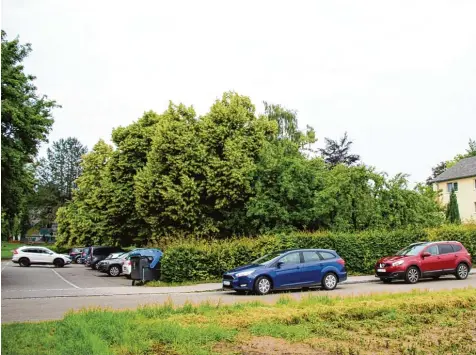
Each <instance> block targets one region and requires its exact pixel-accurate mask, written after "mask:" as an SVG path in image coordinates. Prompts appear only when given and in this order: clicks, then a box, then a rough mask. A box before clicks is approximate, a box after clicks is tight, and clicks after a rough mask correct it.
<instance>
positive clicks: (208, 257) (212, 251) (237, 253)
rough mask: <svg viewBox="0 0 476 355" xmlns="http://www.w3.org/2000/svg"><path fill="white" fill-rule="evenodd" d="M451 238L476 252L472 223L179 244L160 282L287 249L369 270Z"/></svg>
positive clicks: (216, 273) (211, 274) (206, 274)
mask: <svg viewBox="0 0 476 355" xmlns="http://www.w3.org/2000/svg"><path fill="white" fill-rule="evenodd" d="M437 240H454V241H459V242H461V243H463V245H464V246H465V247H466V248H467V249H468V251H469V252H470V253H471V254H472V255H473V256H474V255H476V225H462V226H443V227H439V228H432V229H419V230H414V229H413V230H412V229H404V230H395V231H366V232H361V233H341V232H316V233H305V232H295V233H290V234H278V235H275V236H268V235H266V236H261V237H256V238H234V239H228V240H214V241H203V240H202V241H193V242H181V243H180V244H176V245H171V246H169V247H168V248H167V250H166V252H165V254H164V256H163V258H162V280H163V281H167V282H183V281H190V280H195V281H200V280H209V279H215V278H219V277H221V275H222V274H223V273H224V272H225V271H227V270H230V269H233V268H235V267H237V266H240V265H244V264H247V263H249V262H251V261H252V260H254V259H257V258H258V257H260V256H262V255H264V254H266V253H269V252H273V251H277V250H283V249H291V248H324V249H334V250H336V251H337V253H338V254H339V255H340V256H341V257H342V258H343V259H344V260H345V261H346V265H347V270H348V271H349V272H353V273H372V272H373V267H374V264H375V262H376V261H377V260H378V259H379V258H380V257H382V256H386V255H392V254H394V253H395V252H396V251H398V250H400V249H401V248H403V247H405V246H407V245H408V244H411V243H415V242H419V241H437Z"/></svg>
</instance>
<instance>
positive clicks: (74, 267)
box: [2, 262, 131, 296]
mask: <svg viewBox="0 0 476 355" xmlns="http://www.w3.org/2000/svg"><path fill="white" fill-rule="evenodd" d="M130 285H131V281H130V280H128V279H127V278H126V277H124V276H119V277H110V276H108V275H107V274H104V273H101V272H98V271H95V270H92V269H91V268H89V267H85V266H84V265H82V264H71V265H66V266H65V267H63V268H55V267H53V266H46V265H45V266H43V265H32V266H30V267H20V266H18V264H13V263H12V262H2V292H5V293H7V294H8V293H12V292H18V291H29V292H31V293H32V295H33V296H34V292H35V291H42V292H44V291H47V290H52V291H53V290H63V289H65V290H67V289H84V288H103V287H108V288H109V287H118V286H130Z"/></svg>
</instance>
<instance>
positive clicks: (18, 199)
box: [1, 31, 58, 236]
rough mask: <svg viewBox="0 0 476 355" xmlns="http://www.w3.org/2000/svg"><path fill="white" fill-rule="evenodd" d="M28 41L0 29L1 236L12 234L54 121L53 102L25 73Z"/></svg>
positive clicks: (29, 50) (28, 51) (30, 189)
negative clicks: (33, 168) (33, 166)
mask: <svg viewBox="0 0 476 355" xmlns="http://www.w3.org/2000/svg"><path fill="white" fill-rule="evenodd" d="M30 52H31V45H30V44H21V43H20V41H19V39H18V38H16V39H14V40H12V41H9V40H8V39H7V35H6V33H5V32H4V31H2V90H1V91H2V93H1V96H2V184H1V185H2V222H5V223H2V236H5V235H10V234H11V233H13V230H12V228H13V225H14V221H15V218H18V215H19V214H21V213H22V211H24V209H25V205H26V199H27V197H28V194H30V193H31V192H32V188H33V184H32V174H31V171H30V170H31V169H29V168H28V164H30V163H32V162H33V159H34V157H35V156H36V154H37V153H38V148H39V145H40V143H41V142H46V140H47V135H48V133H49V131H50V130H51V126H52V124H53V118H52V110H53V109H54V108H55V107H58V105H56V103H55V101H52V100H49V99H48V98H47V97H46V96H41V95H39V94H38V92H37V88H36V87H35V85H34V84H33V82H34V80H35V77H34V76H33V75H29V74H26V73H25V72H24V67H23V64H22V63H23V61H24V60H25V58H26V57H27V56H28V55H29V54H30Z"/></svg>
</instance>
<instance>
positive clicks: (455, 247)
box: [451, 244, 463, 252]
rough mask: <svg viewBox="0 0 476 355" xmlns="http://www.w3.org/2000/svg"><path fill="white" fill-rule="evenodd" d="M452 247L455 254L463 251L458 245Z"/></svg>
mask: <svg viewBox="0 0 476 355" xmlns="http://www.w3.org/2000/svg"><path fill="white" fill-rule="evenodd" d="M451 246H452V247H453V249H454V251H455V252H458V251H461V249H463V248H461V245H458V244H451Z"/></svg>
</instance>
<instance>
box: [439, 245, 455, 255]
mask: <svg viewBox="0 0 476 355" xmlns="http://www.w3.org/2000/svg"><path fill="white" fill-rule="evenodd" d="M438 249H439V250H440V254H450V253H454V250H453V247H452V246H451V244H440V245H438Z"/></svg>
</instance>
